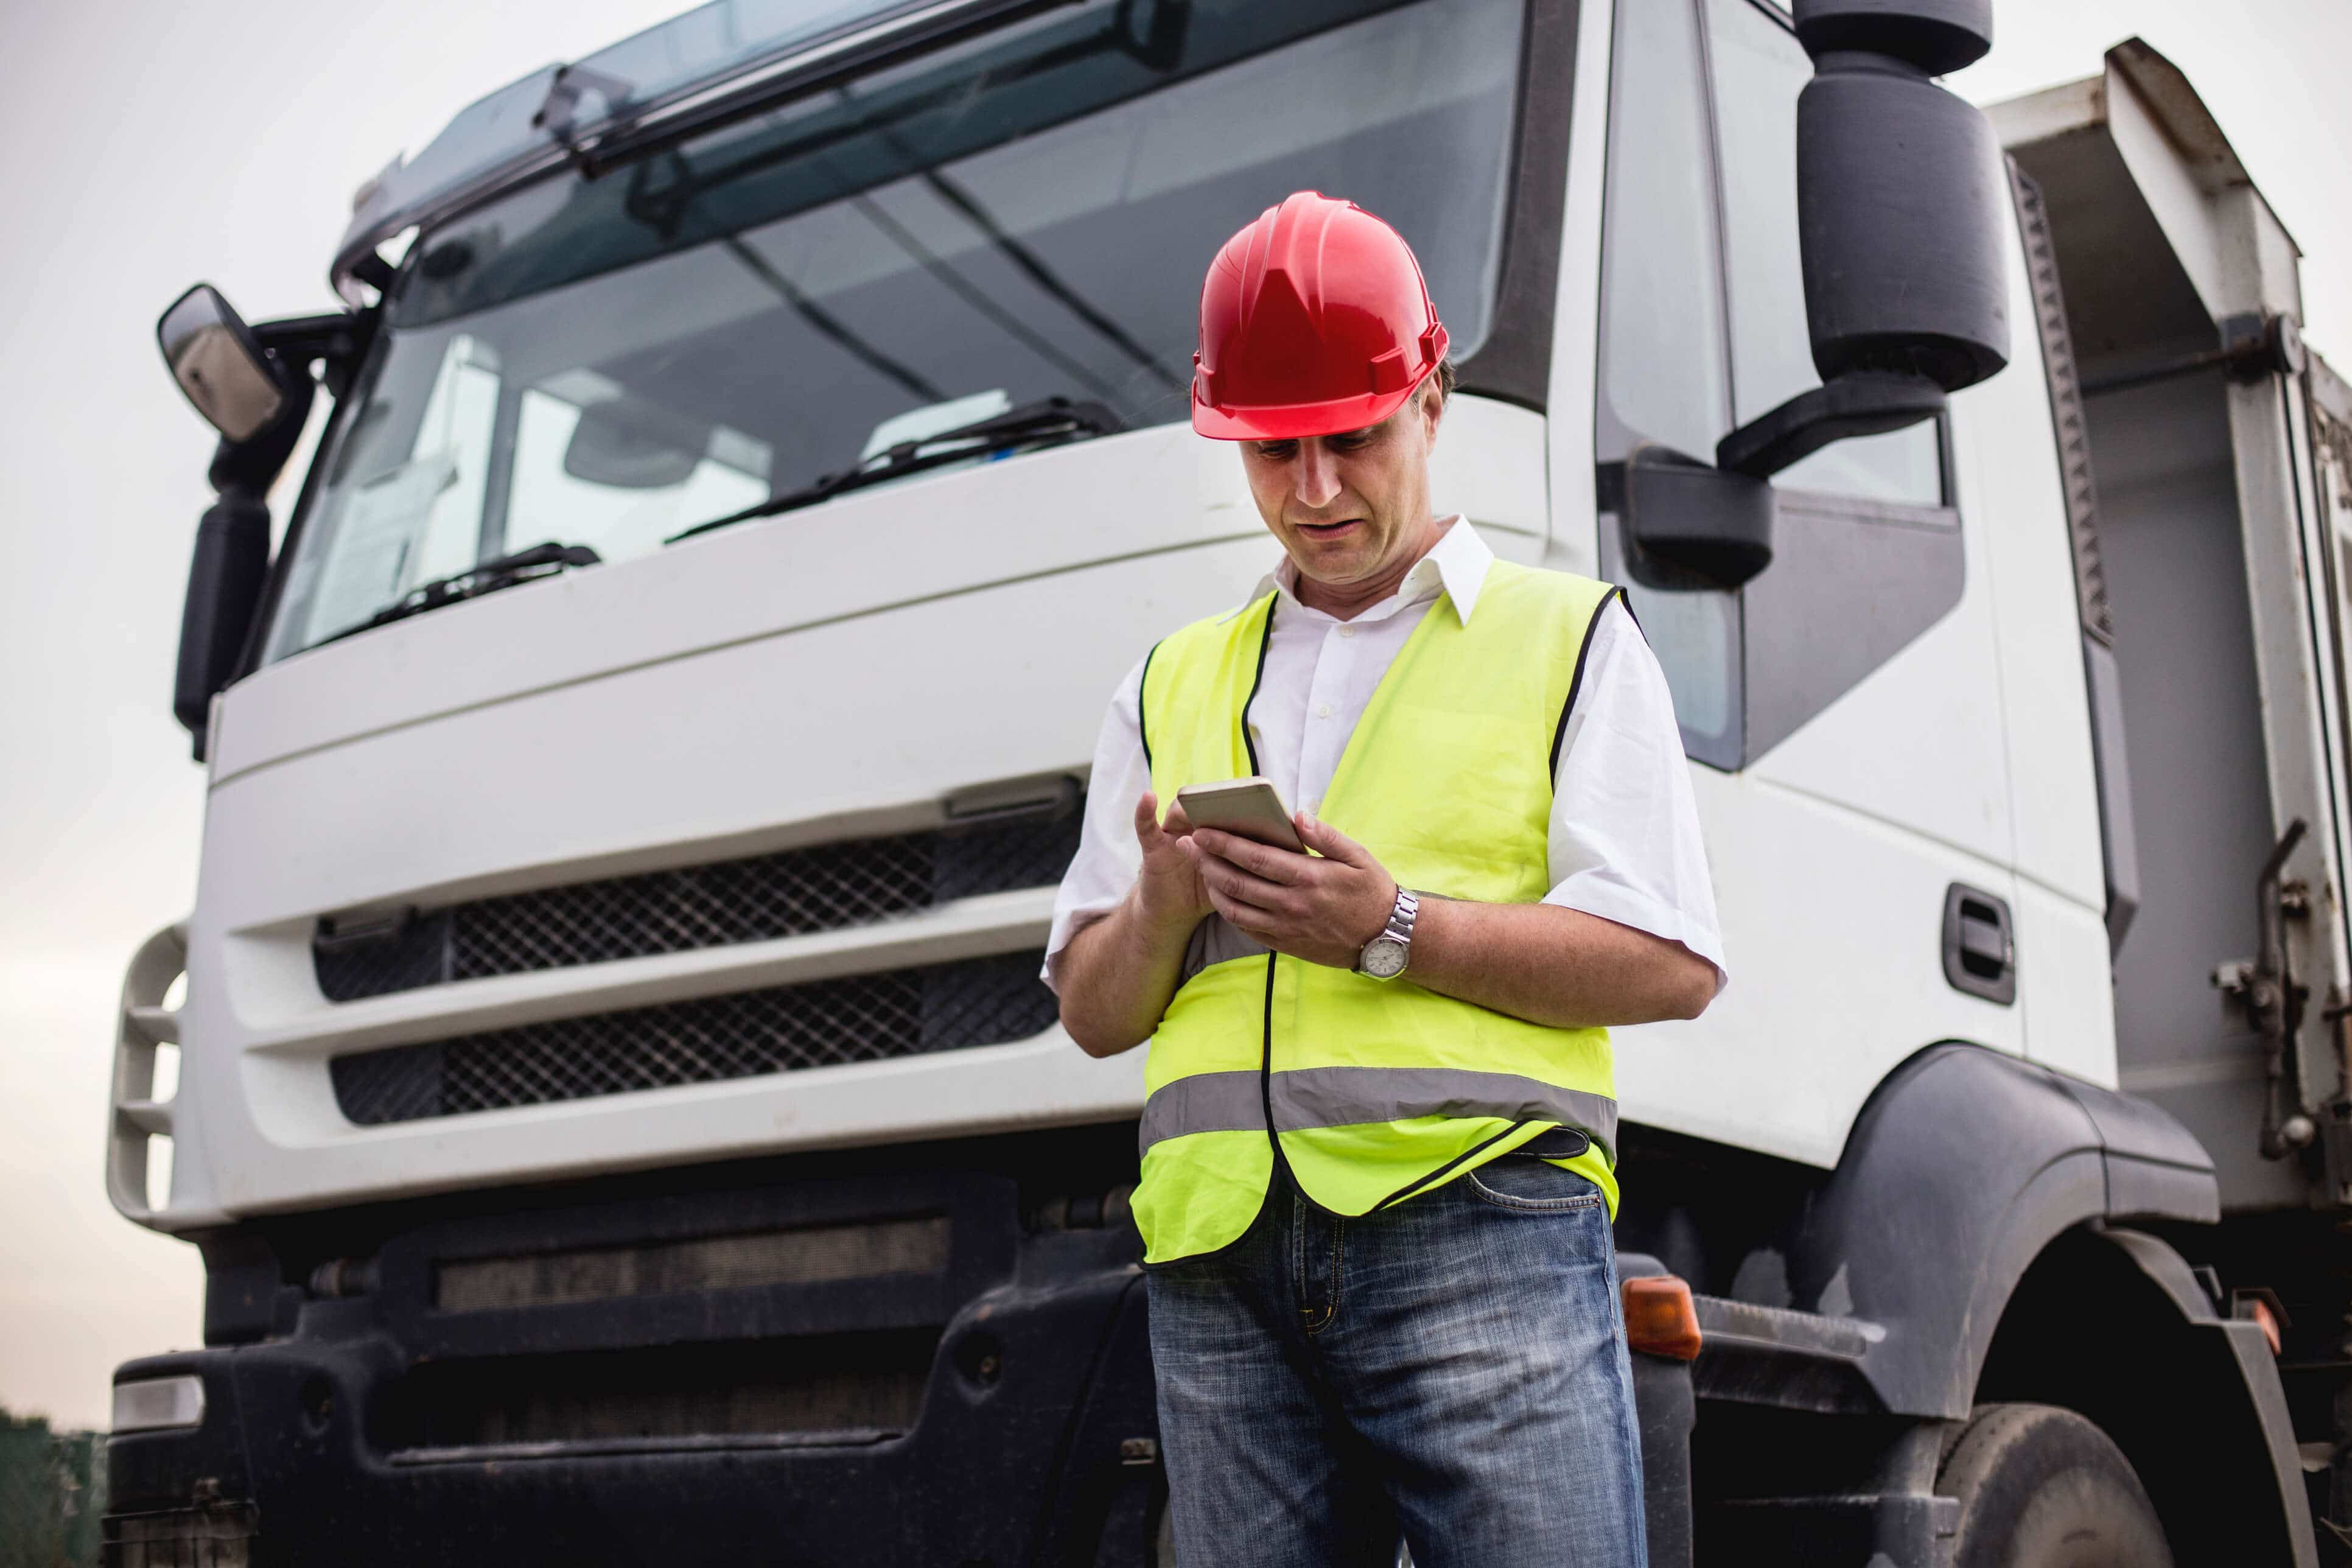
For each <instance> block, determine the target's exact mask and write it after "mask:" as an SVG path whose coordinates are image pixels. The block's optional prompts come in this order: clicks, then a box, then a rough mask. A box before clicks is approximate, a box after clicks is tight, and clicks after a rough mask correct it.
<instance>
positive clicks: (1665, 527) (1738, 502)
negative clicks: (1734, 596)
mask: <svg viewBox="0 0 2352 1568" xmlns="http://www.w3.org/2000/svg"><path fill="white" fill-rule="evenodd" d="M1619 483H1620V484H1621V485H1622V493H1621V494H1619V495H1618V496H1616V497H1614V498H1611V501H1612V504H1610V506H1609V510H1613V511H1615V512H1617V513H1618V514H1619V515H1620V516H1621V517H1622V518H1623V519H1624V520H1625V526H1626V529H1627V531H1629V532H1631V533H1632V535H1633V542H1634V543H1636V544H1637V545H1639V546H1640V547H1641V548H1642V550H1643V552H1645V553H1647V554H1650V555H1654V556H1656V557H1657V558H1658V559H1659V560H1661V561H1664V562H1666V563H1669V564H1671V565H1674V566H1678V567H1680V568H1682V569H1683V570H1684V571H1685V572H1693V573H1696V574H1698V575H1699V576H1701V577H1704V578H1706V579H1707V580H1708V581H1710V582H1712V583H1714V584H1717V585H1718V586H1720V587H1725V588H1737V587H1738V586H1739V585H1740V584H1742V583H1745V582H1747V581H1748V579H1749V578H1751V577H1753V576H1755V575H1756V574H1758V573H1759V572H1761V571H1763V570H1764V568H1765V567H1767V566H1769V565H1770V564H1772V487H1771V486H1770V485H1769V484H1767V483H1766V482H1765V481H1764V480H1762V479H1757V478H1754V477H1753V476H1751V475H1748V474H1743V473H1739V472H1737V471H1735V470H1733V469H1729V468H1708V467H1707V466H1706V464H1705V463H1702V462H1700V461H1699V460H1698V459H1697V458H1691V457H1686V456H1685V455H1684V454H1683V453H1680V452H1677V451H1675V450H1674V449H1673V448H1671V447H1661V446H1658V445H1657V444H1655V443H1654V442H1648V441H1645V442H1643V443H1642V444H1641V445H1640V446H1638V447H1634V448H1633V452H1632V454H1631V455H1630V456H1628V457H1627V458H1626V459H1625V461H1624V463H1623V464H1622V468H1621V469H1620V475H1619Z"/></svg>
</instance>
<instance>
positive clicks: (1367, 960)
mask: <svg viewBox="0 0 2352 1568" xmlns="http://www.w3.org/2000/svg"><path fill="white" fill-rule="evenodd" d="M1404 958H1405V946H1404V943H1402V942H1399V941H1397V940H1396V938H1394V937H1391V936H1381V937H1374V938H1373V939H1372V940H1371V941H1370V942H1367V943H1365V945H1364V955H1363V958H1362V960H1361V963H1362V964H1363V967H1364V973H1367V974H1369V975H1370V976H1371V977H1372V978H1373V979H1375V980H1386V979H1388V978H1389V977H1390V976H1391V975H1395V974H1402V973H1404Z"/></svg>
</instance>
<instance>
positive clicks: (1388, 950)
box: [1356, 888, 1421, 980]
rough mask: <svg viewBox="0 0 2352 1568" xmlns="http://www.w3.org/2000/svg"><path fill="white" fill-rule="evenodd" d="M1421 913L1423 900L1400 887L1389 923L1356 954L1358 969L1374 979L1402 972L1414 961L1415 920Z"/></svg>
mask: <svg viewBox="0 0 2352 1568" xmlns="http://www.w3.org/2000/svg"><path fill="white" fill-rule="evenodd" d="M1420 913H1421V900H1419V899H1417V898H1415V897H1414V896H1413V895H1412V893H1410V892H1408V891H1406V890H1405V889H1403V888H1399V889H1397V896H1396V907H1395V908H1394V909H1392V910H1390V911H1389V923H1388V924H1387V925H1385V926H1383V927H1382V928H1381V934H1380V935H1378V936H1376V937H1374V938H1372V940H1371V941H1370V942H1366V943H1364V950H1363V952H1360V953H1358V954H1357V955H1356V973H1359V974H1368V975H1370V976H1371V977H1372V978H1373V979H1374V980H1394V979H1395V978H1396V977H1397V976H1398V975H1400V974H1402V973H1404V970H1405V965H1406V964H1408V963H1412V922H1413V918H1414V917H1415V916H1416V915H1418V914H1420Z"/></svg>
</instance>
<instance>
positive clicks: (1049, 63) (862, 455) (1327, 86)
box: [268, 0, 1568, 658]
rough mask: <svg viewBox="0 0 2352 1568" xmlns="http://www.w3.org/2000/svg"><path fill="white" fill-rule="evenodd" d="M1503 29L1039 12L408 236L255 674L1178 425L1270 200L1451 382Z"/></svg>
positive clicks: (1499, 200)
mask: <svg viewBox="0 0 2352 1568" xmlns="http://www.w3.org/2000/svg"><path fill="white" fill-rule="evenodd" d="M1524 20H1525V6H1524V4H1523V0H1414V3H1412V4H1402V5H1400V4H1394V3H1390V4H1379V3H1377V0H1355V3H1345V0H1286V4H1284V5H1265V4H1264V3H1263V0H1189V3H1187V0H1159V3H1157V4H1138V3H1137V0H1121V3H1118V4H1109V3H1102V4H1088V5H1083V6H1074V7H1068V8H1056V9H1055V10H1052V11H1049V12H1047V13H1045V15H1044V16H1041V17H1039V18H1037V19H1035V20H1034V21H1031V22H1028V23H1025V24H1022V25H1019V26H1015V27H1013V28H1009V29H1007V30H1005V31H1003V32H1001V33H997V34H992V35H989V36H986V37H982V38H980V39H978V40H975V41H973V42H971V43H967V44H964V45H961V46H959V47H957V48H956V49H954V50H953V51H951V52H950V53H947V54H942V55H935V56H931V57H929V58H926V59H923V60H920V61H918V62H914V63H912V64H909V65H906V66H902V67H899V68H895V69H893V70H891V71H888V72H885V73H881V74H878V75H877V76H874V77H871V78H867V79H861V80H859V81H856V82H854V83H852V84H850V85H849V86H847V87H845V88H842V89H835V90H832V91H829V92H827V93H824V94H822V95H820V96H818V97H816V98H814V99H810V100H802V101H799V102H795V103H792V104H789V105H787V106H785V107H783V108H782V109H780V110H774V111H772V112H770V113H767V114H764V115H761V116H760V117H757V118H755V119H753V120H751V121H744V122H741V123H739V124H735V125H731V126H729V127H726V128H724V129H722V130H720V131H718V132H711V133H709V134H708V135H706V136H704V137H702V138H700V139H699V140H698V141H695V142H688V143H687V144H685V145H683V146H681V147H678V148H677V149H674V150H671V151H668V152H665V153H658V154H656V155H655V156H652V157H650V158H647V159H646V160H644V161H642V162H640V163H635V164H633V165H631V166H629V167H625V168H623V169H619V170H614V171H604V172H599V173H598V174H597V175H596V177H593V178H590V177H586V176H584V175H582V176H569V175H568V176H565V177H563V178H561V179H555V180H550V181H547V182H544V183H542V184H538V185H534V186H531V187H528V188H526V189H524V190H521V191H520V192H518V193H516V194H514V195H510V196H508V197H506V198H503V199H502V200H500V201H499V202H497V203H495V204H493V205H489V206H487V207H484V208H481V209H478V210H477V211H475V212H473V213H471V214H468V215H467V216H464V217H461V218H459V219H457V220H456V221H454V222H452V223H450V224H447V225H446V226H443V227H442V228H440V229H438V230H436V231H435V232H433V233H430V234H427V235H425V237H423V238H422V239H421V240H420V241H419V242H418V243H417V244H416V245H415V247H414V248H413V253H412V256H411V258H409V261H408V263H407V265H406V266H405V267H404V271H403V274H402V277H401V279H400V280H399V281H398V282H397V283H396V284H395V285H394V290H393V294H392V297H391V298H390V299H389V300H387V301H386V305H385V312H386V313H385V322H384V329H383V331H382V332H381V333H380V334H379V337H378V341H377V343H376V346H375V348H374V350H373V353H372V355H371V358H370V361H369V363H368V364H367V365H366V366H365V367H364V369H363V371H362V374H361V376H360V377H359V379H358V381H357V383H356V384H355V385H354V387H353V390H352V395H351V400H350V405H349V406H348V407H347V408H346V409H345V410H344V412H343V417H342V418H341V421H340V423H339V426H338V432H337V435H336V437H335V438H334V440H333V441H332V442H331V445H330V446H329V447H328V448H327V449H326V450H325V451H324V452H322V454H321V456H320V463H321V464H323V465H324V467H323V468H322V469H321V471H320V475H319V477H318V482H316V483H315V484H314V485H313V486H312V494H311V500H310V510H309V513H308V515H307V517H306V518H305V519H303V520H302V522H301V526H300V531H299V540H298V542H297V544H296V546H295V551H294V558H293V560H292V562H291V563H290V565H289V570H288V573H287V576H286V579H285V582H284V584H283V586H282V588H281V590H280V595H279V601H278V614H277V617H276V620H275V623H274V625H273V626H272V630H271V634H270V640H269V643H268V657H269V658H282V657H285V656H286V655H288V654H290V653H293V652H296V651H298V650H299V649H302V648H305V647H310V646H312V645H314V644H316V643H318V642H320V641H322V640H324V639H326V638H329V637H333V636H335V635H336V634H337V633H339V632H342V631H345V630H348V629H349V628H351V627H352V626H358V625H360V624H361V623H362V622H364V621H366V620H367V619H368V618H369V617H370V616H373V614H374V613H375V612H376V611H378V610H379V609H381V608H383V606H384V605H388V604H390V603H392V602H393V601H394V600H395V599H397V598H399V597H400V596H401V595H403V594H404V593H405V592H407V591H408V590H410V589H411V588H413V587H414V586H415V584H419V583H422V582H425V581H429V580H431V579H434V578H436V577H441V576H446V575H447V574H451V573H454V572H461V571H464V570H465V569H467V567H469V566H471V565H472V564H474V563H476V562H478V561H481V560H486V559H489V558H492V557H496V556H499V555H502V554H506V553H509V552H512V551H515V550H518V549H521V548H524V547H527V546H530V545H533V544H537V543H539V542H542V541H557V542H563V543H567V544H586V545H589V546H591V547H593V549H594V550H595V551H596V552H597V553H598V554H599V555H601V556H602V557H603V558H604V561H606V562H614V561H621V560H625V559H626V558H628V557H629V556H632V555H637V554H643V553H646V552H651V551H656V550H659V549H661V548H662V547H663V541H664V540H665V539H667V538H668V537H669V536H671V535H673V534H676V533H677V532H679V531H683V530H685V529H688V528H689V527H690V526H692V525H694V524H696V523H698V522H701V521H706V520H708V519H712V518H718V517H721V516H725V515H727V514H730V513H732V512H737V511H740V510H744V509H746V508H749V507H752V506H755V505H757V504H759V503H761V501H764V500H767V499H769V498H770V497H772V496H777V495H783V494H788V493H791V492H794V491H799V490H802V489H805V488H806V487H809V486H811V485H813V484H814V483H815V482H816V481H817V480H819V479H824V477H826V476H828V475H837V474H839V473H842V472H843V471H845V470H846V469H849V468H856V467H857V466H858V465H859V464H861V463H862V462H866V461H869V460H872V459H873V458H876V457H877V455H878V454H881V453H884V452H887V451H888V450H889V449H891V448H892V447H901V446H903V444H905V443H907V442H908V441H914V440H920V439H922V438H923V437H928V436H930V435H932V434H934V433H936V432H939V431H941V430H946V429H950V428H952V427H956V426H969V425H971V424H972V423H973V422H975V421H978V420H982V419H986V418H988V417H989V416H992V415H993V414H997V413H1000V412H1003V411H1005V410H1009V409H1015V408H1019V407H1022V406H1024V405H1032V404H1034V403H1037V402H1039V401H1041V400H1044V399H1046V398H1052V397H1063V398H1068V399H1072V400H1075V401H1077V402H1081V403H1085V404H1088V405H1097V406H1098V407H1100V408H1102V409H1104V410H1106V411H1107V412H1108V414H1109V415H1110V416H1111V420H1110V421H1107V422H1105V423H1112V422H1115V423H1116V424H1117V425H1118V426H1125V427H1127V428H1129V429H1132V428H1135V427H1137V426H1145V425H1157V424H1169V423H1174V422H1176V421H1180V420H1182V419H1184V418H1185V417H1186V416H1187V389H1188V387H1189V384H1190V378H1191V374H1192V349H1193V340H1194V334H1195V313H1196V310H1197V307H1198V301H1199V290H1200V285H1201V278H1202V274H1203V272H1204V271H1205V270H1206V268H1207V266H1208V262H1209V258H1211V256H1213V254H1214V253H1215V250H1216V247H1218V246H1219V245H1220V244H1222V243H1223V240H1224V239H1225V237H1227V236H1228V235H1230V234H1232V233H1233V232H1234V230H1236V229H1238V228H1239V227H1241V226H1243V225H1244V224H1245V223H1247V222H1248V221H1249V220H1250V219H1251V218H1253V217H1255V216H1256V215H1257V214H1258V212H1259V211H1261V210H1262V209H1264V208H1265V207H1266V206H1269V205H1273V204H1275V203H1276V202H1278V201H1280V200H1281V199H1282V198H1283V197H1284V196H1285V195H1288V194H1289V193H1290V192H1292V191H1296V190H1303V189H1316V190H1321V191H1324V192H1326V193H1328V194H1333V195H1346V196H1348V197H1350V198H1352V199H1354V200H1355V201H1357V202H1359V203H1360V204H1361V205H1363V206H1365V207H1367V208H1369V209H1370V210H1371V211H1373V212H1375V213H1377V214H1379V215H1380V216H1382V217H1384V218H1386V219H1388V220H1389V221H1390V222H1391V223H1392V224H1394V225H1395V226H1396V227H1397V228H1398V229H1399V230H1401V231H1402V233H1403V234H1404V236H1405V237H1406V238H1407V239H1408V240H1410V241H1411V242H1412V246H1413V248H1414V249H1415V251H1416V252H1418V253H1419V255H1420V257H1421V259H1422V262H1423V267H1424V268H1425V269H1426V271H1427V273H1428V278H1429V284H1430V289H1431V292H1432V294H1433V297H1434V300H1435V303H1436V305H1437V308H1438V310H1439V312H1440V314H1441V315H1442V316H1443V318H1444V321H1445V322H1446V324H1447V327H1448V329H1449V331H1451V333H1452V335H1453V341H1454V353H1455V355H1456V356H1457V357H1458V358H1459V357H1466V356H1467V355H1468V354H1469V353H1472V352H1473V351H1475V349H1476V347H1477V346H1478V344H1479V343H1480V342H1482V341H1483V340H1484V338H1485V336H1486V331H1487V325H1488V321H1489V318H1490V316H1491V314H1492V305H1493V298H1494V291H1495V283H1496V272H1497V260H1498V252H1499V249H1500V244H1501V236H1502V233H1503V227H1504V216H1505V215H1504V205H1505V197H1506V192H1507V184H1508V176H1509V164H1510V148H1511V144H1512V134H1511V133H1512V130H1513V121H1514V119H1515V116H1516V113H1517V95H1518V89H1517V83H1518V74H1519V63H1518V61H1519V55H1520V48H1521V32H1522V28H1523V26H1524ZM1538 101H1539V102H1542V105H1543V107H1542V110H1541V111H1542V112H1546V113H1557V114H1560V115H1565V114H1566V113H1567V112H1568V107H1567V105H1566V104H1565V103H1564V102H1552V101H1549V100H1544V99H1538ZM1014 460H1018V458H1017V456H1016V458H1015V459H1014ZM808 515H811V514H806V513H803V514H798V515H797V516H787V517H785V518H783V519H782V520H780V521H776V522H773V523H755V524H751V525H749V526H774V527H793V526H805V520H806V517H807V516H808ZM681 547H682V548H683V547H684V546H681Z"/></svg>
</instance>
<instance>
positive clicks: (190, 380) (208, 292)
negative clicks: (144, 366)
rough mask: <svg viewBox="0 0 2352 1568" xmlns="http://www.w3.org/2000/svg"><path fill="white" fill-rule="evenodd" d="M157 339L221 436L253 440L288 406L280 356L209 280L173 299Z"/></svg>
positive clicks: (166, 359)
mask: <svg viewBox="0 0 2352 1568" xmlns="http://www.w3.org/2000/svg"><path fill="white" fill-rule="evenodd" d="M155 342H156V345H157V346H158V347H159V348H161V349H162V350H163V363H165V364H166V365H168V366H170V367H171V371H172V379H173V381H175V382H177V383H178V384H179V386H180V390H181V391H182V392H184V393H186V394H187V395H188V401H189V402H190V403H192V404H194V405H195V408H196V412H197V413H199V414H201V415H203V416H205V423H206V424H208V425H210V426H212V427H213V428H214V429H215V430H217V431H219V432H220V433H221V436H222V437H223V438H225V439H226V440H229V441H247V440H250V439H252V438H253V437H254V436H256V435H257V434H258V433H259V432H261V431H262V430H264V429H266V428H267V427H268V426H270V425H272V424H274V423H275V422H276V421H277V419H278V416H279V415H281V414H283V413H284V412H285V411H286V403H287V396H288V394H287V390H286V384H285V382H284V380H283V379H281V377H280V375H279V373H278V364H277V362H276V361H275V360H273V359H272V358H271V357H270V355H269V353H268V350H266V349H264V348H263V347H262V346H261V340H260V339H258V338H257V337H256V336H254V334H253V330H252V329H251V328H249V327H247V325H246V324H245V322H244V321H243V320H242V319H241V318H239V317H238V315H237V313H236V311H235V310H231V309H229V303H228V301H227V300H224V299H222V298H221V294H220V290H219V289H215V288H214V287H213V286H212V285H211V284H209V283H199V284H197V285H196V286H195V287H194V288H193V289H189V290H188V291H187V292H186V293H184V294H183V295H181V296H180V297H179V298H178V299H177V300H173V301H172V305H171V308H170V309H169V310H165V311H164V312H163V315H162V316H161V317H159V318H158V319H157V320H156V322H155Z"/></svg>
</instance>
